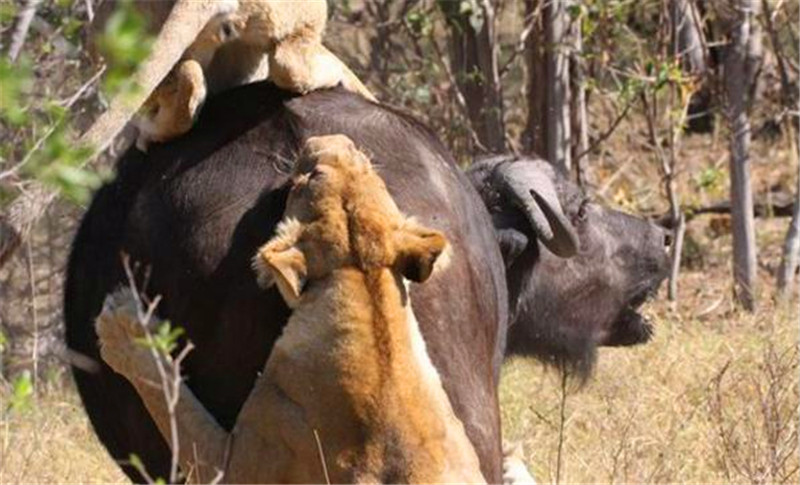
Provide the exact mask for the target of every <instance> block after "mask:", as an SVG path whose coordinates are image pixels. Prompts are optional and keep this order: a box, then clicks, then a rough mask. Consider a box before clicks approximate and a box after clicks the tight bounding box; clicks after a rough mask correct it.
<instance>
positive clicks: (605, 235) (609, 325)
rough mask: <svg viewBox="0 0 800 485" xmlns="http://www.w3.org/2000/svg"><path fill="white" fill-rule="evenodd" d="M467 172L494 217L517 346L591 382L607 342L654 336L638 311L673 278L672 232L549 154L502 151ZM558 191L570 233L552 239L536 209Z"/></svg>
mask: <svg viewBox="0 0 800 485" xmlns="http://www.w3.org/2000/svg"><path fill="white" fill-rule="evenodd" d="M468 175H469V177H470V180H471V181H472V183H473V185H474V186H475V187H476V188H477V189H478V191H479V193H480V194H481V197H482V198H483V200H484V202H485V203H486V206H487V208H488V209H489V211H490V213H491V214H492V221H493V223H494V225H495V228H496V232H497V237H498V241H499V243H500V247H501V250H502V252H503V258H504V260H505V262H506V266H507V281H508V292H509V301H510V310H509V311H510V319H509V330H508V353H510V354H521V355H529V356H535V357H537V358H538V359H540V360H542V361H543V362H545V363H548V364H552V365H554V366H556V367H558V368H559V369H561V370H563V371H566V372H570V373H572V374H573V375H575V376H576V377H578V378H579V379H581V380H585V379H586V378H587V377H588V376H589V374H590V372H591V370H592V367H593V365H594V363H595V360H596V349H597V347H598V346H622V345H635V344H639V343H644V342H647V341H648V340H649V339H650V337H651V336H652V333H653V330H652V327H651V325H650V323H649V322H648V321H647V320H646V319H645V318H644V317H643V316H642V315H641V314H639V313H638V311H637V309H638V308H639V307H640V306H641V305H642V303H644V302H645V300H646V299H647V298H648V297H649V296H651V295H653V294H654V293H655V292H656V290H657V289H658V287H659V285H660V284H661V282H662V280H663V279H664V277H665V276H666V270H667V264H668V257H667V253H668V251H667V250H668V249H669V244H670V236H669V233H667V232H666V231H665V230H664V229H662V228H661V227H660V226H657V225H655V224H653V223H651V222H648V221H647V220H644V219H641V218H637V217H633V216H630V215H628V214H625V213H622V212H619V211H616V210H613V209H609V208H607V207H603V206H602V205H600V204H598V203H596V202H594V201H593V200H592V199H591V198H590V197H588V196H587V195H586V194H585V193H584V192H583V191H582V190H580V189H579V188H578V187H577V186H576V185H575V184H574V183H572V182H570V181H569V180H567V179H566V178H565V177H564V176H563V175H561V174H560V173H558V172H557V171H555V170H554V169H553V166H552V165H551V164H549V163H547V162H546V161H544V160H540V159H534V158H526V157H513V156H496V157H491V158H487V159H484V160H482V161H479V162H477V163H474V164H473V165H472V166H471V167H470V168H469V169H468ZM549 190H555V192H556V193H557V196H556V197H557V199H558V201H559V202H560V204H559V206H560V208H561V209H562V211H563V212H562V213H561V214H560V217H563V223H562V224H554V225H552V227H554V228H562V229H564V230H563V231H562V232H561V233H553V234H551V235H550V238H549V239H548V238H543V237H542V232H543V231H545V232H546V231H547V230H548V229H547V227H545V228H544V229H543V228H542V227H541V226H542V224H541V223H540V222H538V221H537V214H538V218H541V217H542V216H543V214H541V213H540V211H539V210H538V209H537V208H538V207H541V208H543V209H545V210H546V209H547V207H548V206H547V205H546V204H541V203H539V200H540V199H541V198H542V197H547V196H548V194H547V193H546V192H547V191H549ZM550 197H553V195H550ZM555 215H559V214H555Z"/></svg>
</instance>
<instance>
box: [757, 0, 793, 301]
mask: <svg viewBox="0 0 800 485" xmlns="http://www.w3.org/2000/svg"><path fill="white" fill-rule="evenodd" d="M761 6H762V8H763V10H764V19H765V24H766V26H767V32H769V38H770V42H771V43H772V51H773V52H774V53H775V60H776V61H777V64H778V74H779V75H780V79H781V100H782V101H783V105H784V107H785V108H786V109H787V110H791V109H792V107H794V108H795V109H797V110H798V113H800V97H798V96H797V91H796V88H794V87H793V86H792V83H791V82H790V81H789V74H788V72H787V68H786V61H785V59H784V53H783V49H782V48H781V43H780V39H779V38H778V32H777V30H776V28H775V24H774V22H773V18H772V9H771V8H770V4H769V1H768V0H762V1H761ZM784 126H785V127H786V134H787V135H788V136H789V145H790V147H791V151H792V155H793V156H792V161H793V162H794V163H795V164H796V165H797V168H798V172H797V188H796V192H795V194H794V209H793V210H792V222H791V223H790V224H789V230H788V231H787V232H786V239H785V240H784V242H783V254H782V255H781V265H780V267H779V268H778V281H777V283H778V296H779V297H784V296H786V295H787V294H789V293H790V290H791V289H792V287H793V282H794V275H795V273H796V272H797V266H798V264H800V140H798V139H797V115H795V116H787V117H786V118H785V119H784Z"/></svg>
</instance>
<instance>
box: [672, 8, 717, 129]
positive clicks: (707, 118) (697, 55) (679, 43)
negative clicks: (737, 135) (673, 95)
mask: <svg viewBox="0 0 800 485" xmlns="http://www.w3.org/2000/svg"><path fill="white" fill-rule="evenodd" d="M670 17H672V19H671V21H672V25H673V31H672V54H673V55H674V56H676V57H678V58H680V61H681V65H682V66H683V70H684V72H686V73H688V74H690V75H692V76H694V77H695V78H696V79H698V81H699V85H700V88H699V89H698V90H697V91H696V92H695V93H694V94H692V97H691V100H690V101H689V112H688V123H687V124H688V130H689V131H691V132H696V133H708V132H710V131H711V129H712V128H713V117H712V116H711V102H712V96H711V91H710V83H709V82H707V81H708V80H707V76H708V73H709V66H708V55H707V54H708V53H707V52H706V47H705V41H704V34H703V30H702V25H701V23H700V22H701V19H700V13H699V12H698V9H697V8H696V6H695V5H694V4H693V2H692V0H670Z"/></svg>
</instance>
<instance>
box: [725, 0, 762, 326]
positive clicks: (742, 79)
mask: <svg viewBox="0 0 800 485" xmlns="http://www.w3.org/2000/svg"><path fill="white" fill-rule="evenodd" d="M728 6H729V8H730V10H728V11H727V12H726V14H727V15H728V18H727V19H726V21H727V22H728V23H729V25H730V26H729V43H728V46H727V48H726V49H725V65H724V78H725V94H726V111H727V113H726V114H727V118H728V125H729V127H730V131H731V133H730V173H731V219H732V223H733V277H734V292H735V295H736V298H737V300H738V301H739V303H741V304H742V306H743V307H744V308H745V309H747V310H751V311H752V310H754V309H755V304H756V301H755V291H756V288H755V286H756V251H757V250H756V240H755V220H754V217H753V192H752V180H751V175H750V172H751V169H750V138H751V132H750V118H749V115H748V111H749V109H750V106H751V104H752V95H753V93H754V91H755V83H756V81H757V76H758V71H759V69H760V67H761V58H762V52H761V48H762V46H761V29H760V27H759V24H758V22H757V20H756V15H757V14H758V11H759V9H760V4H759V2H757V1H756V0H731V1H730V3H729V5H728Z"/></svg>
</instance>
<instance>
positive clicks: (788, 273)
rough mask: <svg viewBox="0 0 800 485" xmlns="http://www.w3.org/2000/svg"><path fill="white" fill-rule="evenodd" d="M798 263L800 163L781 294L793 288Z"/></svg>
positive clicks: (780, 277)
mask: <svg viewBox="0 0 800 485" xmlns="http://www.w3.org/2000/svg"><path fill="white" fill-rule="evenodd" d="M790 136H795V133H791V135H790ZM793 145H794V147H793V149H797V147H798V144H797V140H794V143H793ZM798 264H800V164H798V172H797V191H796V192H795V200H794V210H793V211H792V222H791V223H790V224H789V230H788V231H787V232H786V239H785V240H784V242H783V255H782V256H781V266H780V268H778V295H779V296H785V295H786V294H788V293H789V291H790V290H791V288H792V286H793V285H792V283H793V282H794V275H795V273H796V272H797V267H798Z"/></svg>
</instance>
